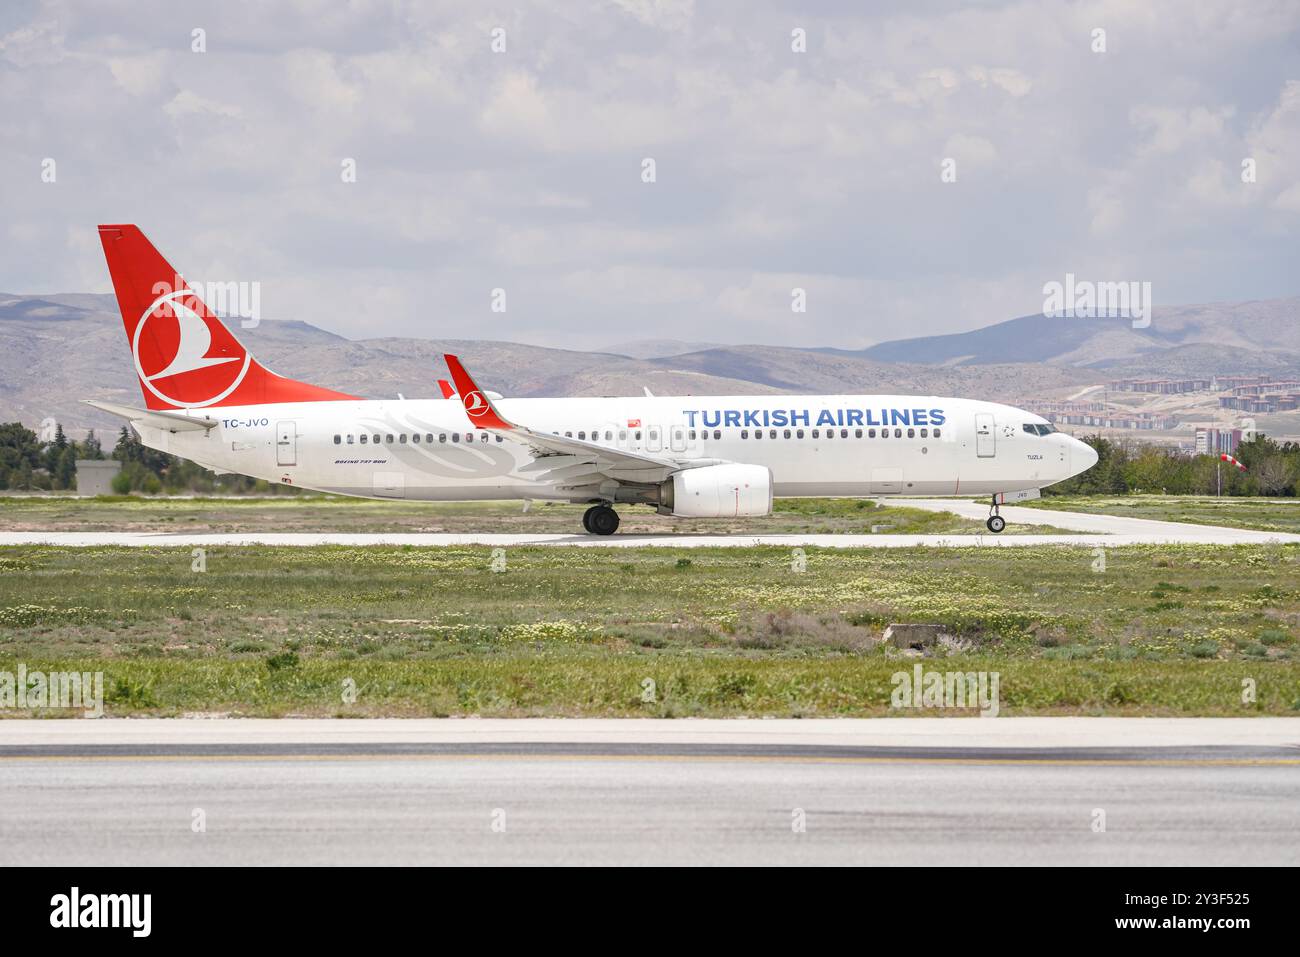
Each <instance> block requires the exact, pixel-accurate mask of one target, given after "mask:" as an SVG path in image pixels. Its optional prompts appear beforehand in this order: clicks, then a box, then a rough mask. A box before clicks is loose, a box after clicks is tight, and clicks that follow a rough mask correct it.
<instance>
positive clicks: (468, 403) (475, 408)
mask: <svg viewBox="0 0 1300 957" xmlns="http://www.w3.org/2000/svg"><path fill="white" fill-rule="evenodd" d="M487 411H488V404H487V399H485V398H483V393H482V392H477V391H475V392H467V393H466V394H465V414H466V415H468V416H469V417H470V418H472V419H477V418H480V417H481V416H483V415H486V414H487Z"/></svg>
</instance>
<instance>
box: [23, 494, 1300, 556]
mask: <svg viewBox="0 0 1300 957" xmlns="http://www.w3.org/2000/svg"><path fill="white" fill-rule="evenodd" d="M887 501H889V502H890V503H891V504H895V505H903V506H907V507H910V508H923V509H926V510H928V511H934V512H953V513H955V514H957V515H960V516H962V517H963V518H972V519H979V520H981V521H982V520H983V519H985V518H987V517H988V513H989V508H988V505H986V504H984V503H982V502H973V501H966V500H962V499H889V500H887ZM1001 514H1002V516H1003V517H1004V518H1005V519H1006V520H1007V528H1008V529H1009V531H1006V532H1002V533H1001V534H997V535H994V534H993V533H991V532H990V533H988V534H983V533H981V534H976V535H892V534H887V533H884V534H876V535H847V534H831V535H818V534H782V535H744V534H741V535H683V534H672V533H669V534H662V535H631V534H621V535H620V534H615V535H610V536H601V535H586V534H582V533H577V532H575V533H574V534H572V535H559V534H537V535H517V534H514V535H504V534H493V533H490V532H483V533H464V534H439V533H419V532H385V533H375V534H366V533H335V532H321V533H295V532H234V533H227V534H197V535H196V534H183V533H182V534H174V533H168V532H42V531H34V532H0V546H3V545H69V546H107V545H116V546H141V547H157V546H167V545H171V546H177V547H185V548H201V547H219V546H223V545H224V546H238V545H287V546H297V547H311V546H316V545H420V546H430V547H437V546H444V547H445V546H459V545H491V546H501V547H520V546H525V545H577V546H582V547H587V548H635V547H641V546H659V547H670V548H708V547H716V546H720V545H729V546H742V547H743V546H751V545H777V546H781V547H785V548H792V547H795V546H820V547H824V548H909V547H915V546H918V545H930V546H947V547H965V548H987V547H1016V546H1026V545H1084V546H1089V547H1093V548H1096V547H1098V546H1100V545H1105V546H1106V547H1108V548H1109V547H1112V546H1120V545H1178V544H1189V545H1250V544H1269V543H1274V542H1300V535H1294V534H1289V533H1285V532H1261V531H1255V530H1252V529H1240V528H1219V527H1216V526H1210V525H1192V524H1189V523H1185V522H1157V521H1153V520H1151V519H1143V518H1127V517H1122V516H1115V515H1089V514H1085V513H1082V512H1054V511H1048V510H1044V509H1038V508H1024V507H1016V506H1004V507H1003V508H1002V509H1001ZM1017 525H1050V526H1052V527H1054V528H1062V529H1069V530H1070V531H1069V532H1068V533H1066V534H1050V535H1017V534H1016V533H1015V527H1016V526H1017Z"/></svg>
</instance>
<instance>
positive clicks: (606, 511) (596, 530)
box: [582, 505, 618, 535]
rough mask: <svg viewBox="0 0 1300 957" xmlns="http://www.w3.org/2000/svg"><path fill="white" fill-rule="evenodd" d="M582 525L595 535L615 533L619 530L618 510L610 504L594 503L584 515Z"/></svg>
mask: <svg viewBox="0 0 1300 957" xmlns="http://www.w3.org/2000/svg"><path fill="white" fill-rule="evenodd" d="M582 527H583V528H585V529H586V530H587V531H589V532H591V533H592V534H593V535H613V534H614V533H615V532H616V531H618V512H616V511H614V510H613V509H612V508H610V507H609V506H608V505H593V506H592V507H591V508H589V509H587V511H586V514H584V515H583V516H582Z"/></svg>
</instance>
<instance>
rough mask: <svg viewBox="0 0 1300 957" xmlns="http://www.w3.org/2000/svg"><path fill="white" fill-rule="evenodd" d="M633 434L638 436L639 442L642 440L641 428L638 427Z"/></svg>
mask: <svg viewBox="0 0 1300 957" xmlns="http://www.w3.org/2000/svg"><path fill="white" fill-rule="evenodd" d="M633 435H634V437H635V438H636V440H637V441H638V442H640V441H641V430H640V429H637V430H636V432H635V433H633Z"/></svg>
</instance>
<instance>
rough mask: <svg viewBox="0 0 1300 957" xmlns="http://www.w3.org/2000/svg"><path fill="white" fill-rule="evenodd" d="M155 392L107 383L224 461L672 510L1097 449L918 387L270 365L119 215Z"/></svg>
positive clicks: (860, 492)
mask: <svg viewBox="0 0 1300 957" xmlns="http://www.w3.org/2000/svg"><path fill="white" fill-rule="evenodd" d="M99 236H100V240H101V242H102V243H103V246H104V255H105V257H106V258H107V260H108V270H109V273H110V275H111V276H112V280H113V289H114V291H115V292H116V294H117V301H118V305H119V306H120V307H121V310H122V321H123V323H124V324H125V326H126V337H127V342H128V344H129V345H130V348H131V355H132V358H133V360H134V363H135V371H136V374H137V376H138V377H139V381H140V390H141V393H142V395H143V399H144V408H142V409H140V408H134V407H131V406H124V405H119V404H117V403H111V402H101V401H91V403H90V404H91V405H94V406H95V407H97V408H99V409H103V410H105V411H108V412H111V413H113V414H115V415H120V416H122V417H123V418H125V419H127V420H129V421H130V424H131V427H132V429H134V430H135V432H136V434H137V435H139V437H140V440H141V441H142V442H143V443H144V444H145V445H147V446H149V447H150V448H154V449H158V450H160V451H163V452H168V453H171V454H173V455H179V456H181V457H183V458H187V459H191V460H193V461H195V462H198V463H199V464H201V465H204V466H207V467H208V468H211V469H215V470H217V471H219V472H237V473H240V474H243V475H250V476H254V477H257V478H262V479H266V480H267V481H270V482H277V483H283V484H285V485H293V486H296V487H299V488H309V489H315V490H319V491H323V492H333V493H338V494H341V495H357V496H364V497H367V498H405V499H416V500H421V501H463V500H471V499H551V500H557V501H563V502H579V503H587V504H590V506H591V507H590V508H589V509H588V510H587V513H586V515H585V516H584V518H583V525H584V526H585V527H586V529H587V530H588V531H589V532H593V533H596V534H599V535H609V534H611V533H612V532H614V531H615V529H617V528H618V515H617V513H616V512H615V511H614V508H613V506H614V505H615V504H617V503H627V504H639V505H649V506H652V507H654V508H656V509H657V510H658V511H660V512H661V513H664V514H668V515H683V516H691V517H728V518H730V517H739V516H758V515H767V514H769V513H770V512H771V509H772V497H773V496H774V495H791V496H813V495H817V496H842V497H854V496H872V497H874V496H882V495H897V494H900V493H906V494H910V495H977V494H978V495H987V496H989V497H990V499H991V505H990V515H989V520H988V527H989V529H990V530H991V531H995V532H1000V531H1002V529H1003V528H1004V527H1005V522H1004V520H1003V519H1002V517H1001V516H1000V515H998V505H999V504H1003V503H1005V502H1006V501H1008V500H1014V499H1016V498H1030V497H1034V496H1036V494H1037V490H1038V489H1041V488H1042V487H1043V486H1046V485H1051V484H1052V483H1054V482H1060V481H1062V480H1063V479H1066V478H1069V477H1070V476H1072V475H1075V474H1077V473H1079V472H1082V471H1084V470H1085V469H1087V468H1089V467H1090V466H1092V465H1093V463H1095V462H1096V461H1097V455H1096V453H1095V452H1094V451H1093V450H1092V448H1090V447H1089V446H1088V445H1086V444H1085V443H1083V442H1080V441H1078V440H1077V439H1074V438H1071V437H1070V436H1068V435H1063V434H1062V433H1060V432H1057V431H1056V430H1055V429H1054V428H1053V427H1052V426H1051V424H1049V423H1048V422H1047V421H1046V420H1045V419H1043V418H1041V417H1040V416H1037V415H1033V414H1031V413H1029V412H1024V411H1022V410H1020V409H1016V408H1013V407H1011V406H1007V405H1000V404H997V403H994V402H981V401H977V400H973V399H955V398H939V397H937V396H904V395H762V396H685V397H669V396H651V395H649V394H647V395H645V396H626V397H609V398H563V399H505V398H501V397H500V396H498V395H496V394H495V393H491V392H486V391H484V390H483V389H481V388H479V386H478V385H477V384H476V383H475V382H474V380H473V379H472V378H471V377H470V374H469V373H468V372H467V371H466V370H465V368H464V366H462V365H461V363H460V361H459V360H458V359H457V358H456V357H455V356H452V355H448V356H446V361H447V366H448V368H449V369H450V371H451V378H452V381H453V382H454V383H455V388H454V390H453V389H452V388H450V387H444V388H443V390H442V392H443V397H442V398H438V399H421V400H406V399H398V400H388V399H384V400H379V399H362V398H358V397H356V396H351V395H347V394H345V393H342V392H334V391H331V390H329V389H324V388H320V387H318V386H314V385H308V384H306V383H303V382H296V381H294V380H292V379H286V378H284V377H283V376H279V375H276V374H275V373H273V372H271V371H270V370H268V369H266V368H265V367H264V366H262V365H261V364H260V363H259V362H258V361H257V360H256V359H255V358H253V356H252V355H251V354H250V353H249V352H248V350H247V349H245V348H244V347H243V345H241V344H240V342H239V340H238V339H236V338H235V336H234V335H233V334H232V333H231V332H230V330H229V329H227V328H226V326H225V325H224V324H223V323H222V322H221V320H220V319H218V318H217V316H216V315H215V314H214V313H213V312H212V311H211V310H210V309H208V307H207V306H206V305H205V304H204V303H203V301H202V300H201V299H200V298H199V297H198V295H196V294H195V292H194V291H193V290H192V289H191V288H190V287H189V286H188V285H186V283H185V281H184V280H183V279H182V278H181V277H180V275H179V274H178V273H177V272H176V271H175V270H174V269H173V268H172V267H171V266H170V265H169V264H168V263H167V261H166V260H165V259H163V257H162V256H161V255H160V254H159V253H158V251H157V250H156V249H154V247H153V245H152V244H151V243H150V242H149V240H148V239H146V238H145V236H144V233H142V232H141V231H140V230H139V228H137V227H136V226H131V225H117V226H100V227H99Z"/></svg>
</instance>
